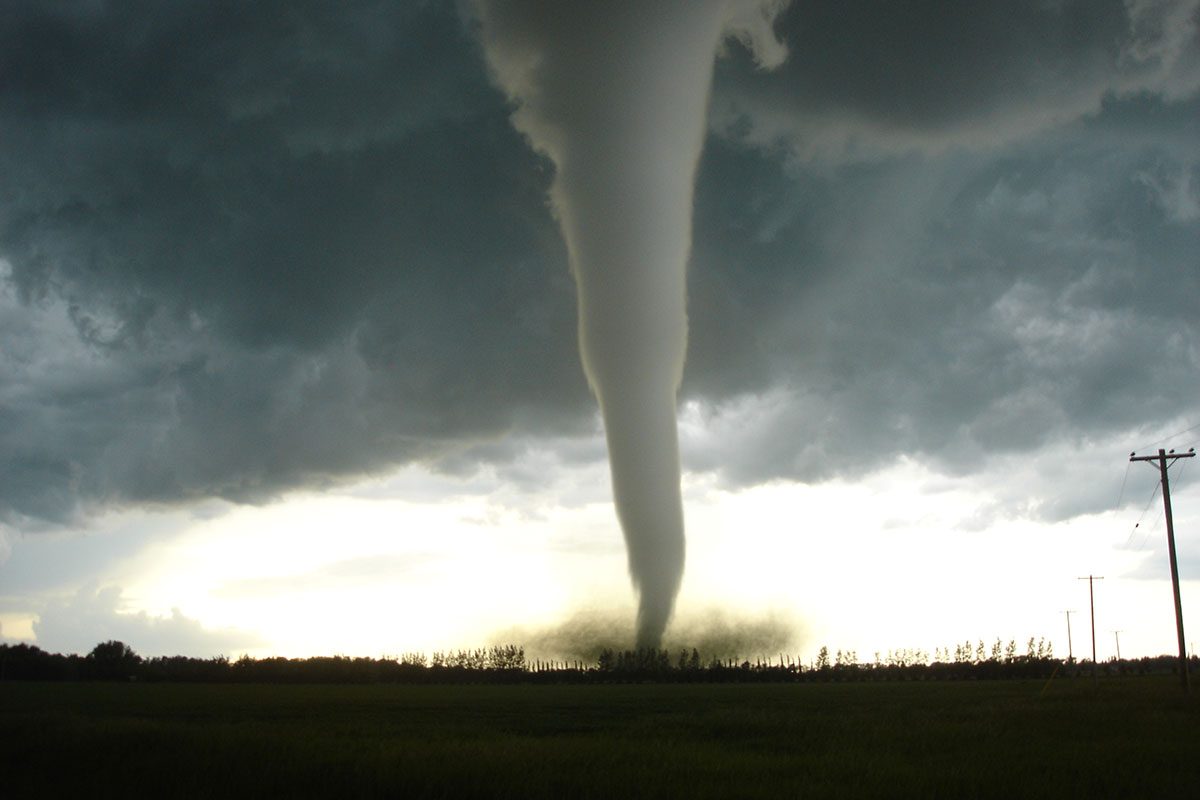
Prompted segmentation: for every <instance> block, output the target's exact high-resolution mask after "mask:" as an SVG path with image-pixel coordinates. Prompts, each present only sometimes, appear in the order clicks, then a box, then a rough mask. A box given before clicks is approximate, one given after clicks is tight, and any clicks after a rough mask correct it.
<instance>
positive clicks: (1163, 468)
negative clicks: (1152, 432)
mask: <svg viewBox="0 0 1200 800" xmlns="http://www.w3.org/2000/svg"><path fill="white" fill-rule="evenodd" d="M1195 455H1196V449H1195V448H1194V447H1189V448H1188V451H1187V452H1186V453H1176V452H1175V451H1174V450H1172V451H1171V452H1169V453H1168V452H1166V451H1164V450H1163V449H1162V448H1161V447H1160V448H1158V455H1155V456H1139V455H1138V454H1137V453H1130V454H1129V460H1130V461H1157V462H1158V474H1159V476H1160V478H1161V479H1162V496H1163V512H1164V513H1165V514H1166V515H1167V552H1168V553H1169V554H1170V556H1171V590H1172V591H1173V592H1174V593H1175V633H1176V635H1177V636H1178V637H1179V674H1180V678H1181V680H1182V681H1183V690H1184V691H1185V692H1190V691H1191V690H1192V682H1191V678H1190V677H1189V676H1188V662H1187V648H1186V646H1185V644H1184V638H1183V601H1182V600H1181V599H1180V597H1179V562H1178V561H1177V560H1176V558H1175V522H1174V520H1173V519H1172V518H1171V482H1170V479H1169V478H1168V476H1167V462H1168V461H1171V462H1173V461H1175V459H1177V458H1193V457H1195Z"/></svg>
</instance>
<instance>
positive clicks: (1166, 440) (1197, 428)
mask: <svg viewBox="0 0 1200 800" xmlns="http://www.w3.org/2000/svg"><path fill="white" fill-rule="evenodd" d="M1194 430H1200V425H1193V426H1192V427H1190V428H1184V429H1183V430H1181V431H1180V432H1179V433H1172V434H1171V435H1170V436H1167V437H1164V438H1162V439H1159V440H1158V441H1157V442H1150V444H1145V445H1142V446H1141V447H1139V448H1137V450H1145V449H1146V448H1147V447H1154V446H1155V445H1158V444H1162V443H1163V442H1169V441H1171V440H1172V439H1174V438H1175V437H1176V436H1182V435H1183V434H1185V433H1191V432H1192V431H1194ZM1137 450H1135V451H1134V452H1137Z"/></svg>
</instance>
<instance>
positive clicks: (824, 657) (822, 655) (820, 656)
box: [817, 645, 829, 669]
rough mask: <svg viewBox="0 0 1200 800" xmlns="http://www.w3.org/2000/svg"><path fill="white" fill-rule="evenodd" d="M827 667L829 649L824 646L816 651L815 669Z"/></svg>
mask: <svg viewBox="0 0 1200 800" xmlns="http://www.w3.org/2000/svg"><path fill="white" fill-rule="evenodd" d="M828 667H829V648H828V647H825V646H824V645H822V646H821V649H820V650H818V651H817V669H827V668H828Z"/></svg>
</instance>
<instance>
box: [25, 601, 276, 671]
mask: <svg viewBox="0 0 1200 800" xmlns="http://www.w3.org/2000/svg"><path fill="white" fill-rule="evenodd" d="M33 632H34V635H35V636H36V638H37V645H38V646H39V647H41V648H42V649H44V650H49V651H51V652H61V653H88V652H90V651H91V649H92V648H93V647H95V646H96V645H97V644H99V643H100V642H106V641H109V640H112V639H116V640H117V641H121V642H124V643H125V644H127V645H129V646H130V647H132V648H133V649H134V650H135V651H136V652H137V653H138V654H139V655H142V656H174V655H179V654H180V653H197V654H201V655H203V656H208V657H212V656H219V655H227V654H229V653H231V652H233V651H235V650H244V649H246V648H251V647H256V646H258V645H260V644H261V639H260V638H259V637H258V635H257V634H254V633H250V632H247V631H241V630H236V629H233V628H228V629H219V630H213V629H210V628H205V627H204V626H202V625H201V624H200V623H199V622H197V621H196V620H194V619H192V618H190V617H187V616H184V615H183V613H181V612H180V610H179V609H177V608H175V609H172V610H171V615H170V616H166V617H155V616H151V615H149V614H146V613H145V612H139V613H135V614H130V613H125V612H123V611H121V589H120V588H119V587H116V586H108V587H105V588H103V589H97V588H96V587H95V586H94V585H92V586H85V587H84V588H82V589H80V590H79V591H78V592H77V593H76V594H75V596H74V597H72V598H70V599H67V600H59V601H54V602H50V603H47V604H46V606H45V608H43V609H42V611H41V613H40V614H39V615H38V619H37V620H36V621H35V622H34V623H33Z"/></svg>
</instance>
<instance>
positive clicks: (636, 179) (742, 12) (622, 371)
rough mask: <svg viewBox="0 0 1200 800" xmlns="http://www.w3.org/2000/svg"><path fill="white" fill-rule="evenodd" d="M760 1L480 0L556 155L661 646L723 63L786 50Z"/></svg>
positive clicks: (493, 61)
mask: <svg viewBox="0 0 1200 800" xmlns="http://www.w3.org/2000/svg"><path fill="white" fill-rule="evenodd" d="M783 5H785V3H781V2H763V1H762V0H656V2H644V0H600V1H598V2H558V1H557V0H512V1H509V2H505V1H504V0H476V2H475V3H474V6H473V8H474V14H475V18H476V20H477V21H478V22H479V32H480V35H481V37H482V41H483V46H484V51H485V53H486V56H487V60H488V63H489V66H490V68H491V71H492V74H493V78H494V80H495V81H496V83H497V84H498V85H499V86H500V87H501V88H502V89H503V90H504V91H505V92H506V93H507V94H508V96H509V97H510V99H511V100H512V102H513V103H514V106H515V111H514V113H513V115H512V121H513V124H514V125H515V126H516V127H517V129H518V130H520V131H521V132H522V133H523V134H525V135H526V136H527V137H528V139H529V141H530V143H531V144H532V146H533V147H534V148H536V149H537V150H538V151H539V152H541V153H542V154H544V155H545V156H546V157H548V158H549V159H550V160H551V161H552V162H553V164H554V167H555V175H554V182H553V185H552V187H551V190H550V199H551V203H552V206H553V211H554V213H555V215H556V217H557V219H558V222H559V225H560V227H561V230H562V233H563V238H564V240H565V242H566V245H567V251H568V255H569V259H570V264H571V270H572V272H573V274H574V278H575V283H576V289H577V293H578V308H579V350H580V356H581V360H582V362H583V368H584V372H585V374H586V375H587V379H588V383H589V385H590V386H591V389H592V392H593V393H594V394H595V396H596V399H597V401H598V403H599V405H600V411H601V415H602V417H603V419H604V428H605V437H606V439H607V443H608V454H609V465H610V470H611V475H612V488H613V498H614V501H615V504H616V511H617V517H618V519H619V520H620V523H621V529H622V531H623V532H624V536H625V544H626V548H627V551H628V557H629V572H630V576H631V578H632V581H633V584H634V588H635V590H636V591H637V594H638V612H637V634H636V639H637V645H638V646H639V647H657V646H659V644H660V643H661V641H662V636H663V632H664V630H665V628H666V626H667V623H668V621H669V620H670V618H671V614H672V612H673V609H674V605H675V598H676V595H677V594H678V591H679V587H680V583H681V581H682V578H683V567H684V549H685V547H684V522H683V505H682V499H681V496H680V466H679V443H678V432H677V428H676V419H675V410H676V393H677V391H678V388H679V384H680V380H681V378H682V375H683V362H684V356H685V352H686V349H687V313H686V294H687V292H686V266H687V260H688V255H689V250H690V247H691V218H692V191H693V185H694V182H695V173H696V165H697V163H698V160H699V157H700V151H701V147H702V145H703V142H704V136H705V132H706V128H707V125H706V116H707V110H708V100H709V91H710V87H711V83H712V72H713V61H714V58H715V57H716V55H717V54H718V51H719V49H720V47H721V46H722V43H723V41H724V40H725V39H726V38H727V37H730V36H733V37H736V38H737V39H738V40H739V41H741V42H742V43H743V44H744V45H745V46H747V47H748V48H749V49H750V50H751V52H753V53H754V54H755V57H756V58H757V60H758V62H759V63H760V64H761V65H763V66H768V67H769V66H774V65H777V64H778V63H780V62H782V60H783V58H784V56H785V50H784V48H783V46H782V45H781V44H780V43H779V42H778V41H776V39H775V38H774V34H773V32H772V29H771V25H772V21H773V19H774V16H775V14H776V13H777V12H778V11H779V9H780V8H781V7H782V6H783Z"/></svg>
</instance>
